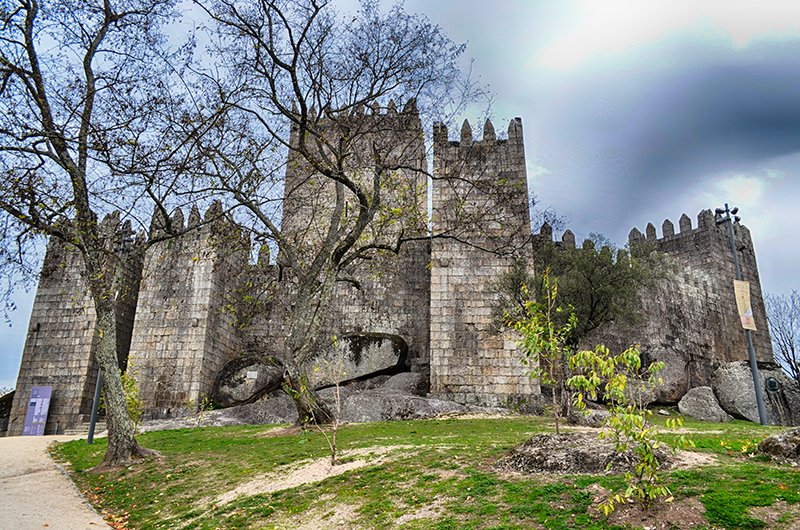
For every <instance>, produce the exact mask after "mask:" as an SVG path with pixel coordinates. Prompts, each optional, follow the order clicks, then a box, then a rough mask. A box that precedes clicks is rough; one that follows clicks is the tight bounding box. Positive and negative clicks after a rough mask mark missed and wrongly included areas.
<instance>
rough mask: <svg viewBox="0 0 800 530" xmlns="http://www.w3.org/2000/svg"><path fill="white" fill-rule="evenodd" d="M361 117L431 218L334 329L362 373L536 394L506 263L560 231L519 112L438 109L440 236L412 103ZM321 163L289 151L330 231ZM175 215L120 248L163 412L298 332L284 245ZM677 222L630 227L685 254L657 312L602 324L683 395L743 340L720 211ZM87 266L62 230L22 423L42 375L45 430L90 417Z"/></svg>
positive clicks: (124, 360) (133, 338) (650, 303)
mask: <svg viewBox="0 0 800 530" xmlns="http://www.w3.org/2000/svg"><path fill="white" fill-rule="evenodd" d="M359 119H362V120H365V119H371V120H374V121H375V122H380V123H381V124H383V127H382V129H381V130H382V131H383V132H382V133H381V134H382V135H383V137H384V138H386V139H387V143H389V144H391V145H400V144H402V145H403V146H404V153H403V156H404V157H405V158H406V159H407V160H409V161H410V162H409V163H408V164H407V166H406V167H405V168H404V169H403V170H402V171H400V172H399V173H398V178H400V179H402V180H403V182H404V183H406V184H404V186H403V188H402V189H403V190H404V191H403V195H402V196H395V197H394V199H393V200H395V201H396V202H397V203H398V204H400V205H401V206H402V208H403V209H405V210H406V213H407V212H408V211H414V212H415V214H416V215H414V216H411V218H413V219H417V220H418V221H417V222H416V224H414V226H411V227H408V229H409V230H411V231H414V232H415V233H417V234H419V235H421V236H422V237H419V238H418V239H417V240H415V241H411V242H409V243H408V244H406V245H404V246H403V247H402V249H400V251H399V253H398V255H396V256H388V255H381V256H378V257H377V258H376V259H374V260H372V261H371V262H369V264H368V266H367V267H365V268H362V269H360V270H359V271H357V274H358V278H357V280H358V281H352V282H340V283H338V284H337V285H336V287H335V292H334V294H333V302H332V310H331V311H330V314H329V315H328V316H327V318H326V320H325V322H324V325H323V327H324V333H323V334H324V335H326V336H332V335H336V336H338V337H340V338H341V339H342V340H345V341H347V342H348V344H349V352H350V356H349V359H348V362H349V366H348V374H349V376H351V377H354V378H358V377H368V376H369V375H370V374H374V373H380V372H382V371H383V372H386V371H402V370H411V371H416V372H420V373H423V374H426V375H428V377H429V382H430V394H431V395H433V396H436V397H440V398H444V399H450V400H453V401H456V402H459V403H465V404H480V405H494V406H514V407H517V406H522V407H524V405H525V404H526V403H528V402H529V401H531V400H532V399H534V398H535V397H536V396H537V395H538V394H539V387H538V384H537V383H536V382H535V381H533V380H532V379H531V378H530V377H529V376H528V374H527V371H528V370H527V368H526V367H525V366H524V365H523V364H522V363H521V362H520V354H519V352H518V351H517V346H516V344H515V341H514V337H513V336H511V335H509V334H505V335H504V334H500V335H498V334H496V333H495V332H494V331H493V326H492V316H491V315H492V308H493V306H494V304H495V301H496V300H497V297H498V294H497V293H495V292H494V288H493V284H494V282H495V281H496V280H497V278H498V277H499V276H500V275H501V274H502V273H503V272H505V271H507V270H508V269H509V268H510V267H511V265H512V263H513V262H514V260H515V259H518V258H520V257H523V258H527V259H529V260H532V261H533V262H535V253H534V246H533V245H532V244H531V240H532V239H537V238H538V239H539V240H541V239H543V238H546V239H550V238H552V234H551V231H550V229H549V227H547V226H545V227H544V228H543V229H542V231H541V232H540V233H539V234H537V235H536V236H533V235H532V234H531V228H530V227H531V220H530V213H529V202H528V190H527V175H526V167H525V151H524V144H523V135H522V123H521V120H520V119H519V118H515V119H513V120H511V122H510V124H509V126H508V129H507V137H506V138H503V139H499V138H498V137H497V135H496V133H495V130H494V126H493V124H492V123H491V122H490V121H488V120H487V122H486V123H485V124H484V128H483V134H482V136H481V138H480V139H477V140H476V139H474V138H473V133H472V129H471V127H470V125H469V123H468V122H465V123H464V126H463V127H462V130H461V134H460V139H459V140H458V141H452V140H450V138H449V135H448V130H447V128H446V127H444V126H443V125H436V126H435V127H434V131H433V171H432V174H433V176H434V178H433V179H432V185H431V188H430V189H431V197H430V203H431V205H432V207H431V221H430V222H431V225H430V230H431V234H432V235H433V236H434V237H426V234H428V226H427V219H428V208H429V207H428V197H427V192H428V179H427V173H428V171H427V169H428V168H427V159H426V156H425V146H424V142H423V131H422V126H421V123H420V119H419V116H418V114H417V111H416V107H415V106H414V105H413V104H411V103H410V104H409V105H406V107H405V108H404V109H402V110H398V109H396V108H395V107H394V104H393V103H392V104H390V106H389V107H388V109H386V110H385V111H378V110H375V111H374V112H373V113H372V114H367V115H366V116H361V117H360V118H359ZM293 141H295V140H293ZM308 171H309V169H308V167H306V166H304V165H303V164H302V161H299V160H295V161H294V163H292V160H291V155H290V163H289V164H287V170H286V176H285V180H286V186H285V190H286V191H285V197H284V201H283V204H284V206H283V230H284V232H285V233H286V234H287V237H297V238H309V237H310V238H314V237H319V234H318V232H319V227H318V226H316V225H315V223H314V221H313V220H314V219H315V215H318V211H319V210H315V208H324V200H323V201H322V204H315V205H314V207H313V208H312V206H311V205H312V204H313V203H315V202H319V201H320V197H322V198H323V199H324V197H325V193H327V191H326V190H325V189H324V188H323V187H322V186H323V185H318V187H317V188H314V184H313V183H312V184H303V185H300V184H301V183H306V181H308V178H307V177H308ZM451 177H458V178H451ZM484 184H485V185H484ZM289 190H292V194H290V193H289ZM472 210H475V211H478V210H480V211H483V212H486V211H489V212H491V218H485V217H482V218H481V219H480V222H476V223H469V222H466V223H465V222H464V215H465V212H466V215H468V214H469V213H470V211H472ZM419 220H422V221H419ZM170 221H171V223H172V225H173V226H174V227H176V228H178V229H182V228H184V227H195V229H194V230H190V231H187V232H186V234H185V235H183V236H181V237H179V238H176V239H172V240H166V241H163V242H160V243H157V244H154V245H152V246H150V247H149V248H148V250H147V252H146V253H145V254H144V257H143V259H134V258H131V259H127V260H126V261H125V267H124V270H123V271H122V274H121V284H123V285H124V296H122V298H121V300H122V301H121V303H119V305H118V310H117V323H118V334H117V340H118V351H119V354H120V359H119V361H120V366H122V367H123V368H124V367H125V366H133V373H134V375H135V378H136V380H137V382H138V385H139V391H140V397H141V399H142V400H143V402H144V404H145V407H146V412H145V416H146V417H150V418H162V417H170V416H174V415H178V414H180V413H181V411H182V410H184V409H185V407H186V404H187V403H195V404H196V403H198V402H199V401H200V400H201V399H202V398H203V396H208V395H210V394H211V393H212V391H213V387H214V384H215V380H216V378H217V376H218V374H219V373H220V371H221V370H222V369H223V367H224V366H225V365H226V363H229V362H230V361H232V360H234V359H236V358H238V357H240V356H241V355H243V354H244V353H247V352H270V351H275V350H276V349H280V348H281V347H282V344H283V341H284V340H285V335H286V322H285V307H286V306H285V303H286V300H285V299H284V298H285V297H286V296H287V295H286V292H285V290H283V289H282V287H281V275H282V271H281V266H280V263H281V256H277V257H276V259H272V258H271V257H270V255H269V249H268V247H266V246H262V247H261V248H260V249H259V252H258V259H257V260H256V261H255V263H253V262H252V260H251V259H250V256H251V254H254V253H253V252H251V244H252V242H251V241H250V237H249V236H248V235H247V233H246V232H245V231H243V230H242V229H241V228H240V227H239V226H238V225H236V224H235V223H234V222H233V221H232V220H229V219H226V218H225V216H224V215H223V214H222V211H221V206H220V205H219V204H214V205H212V206H211V207H210V209H209V210H208V211H207V212H206V213H205V215H204V216H201V213H200V211H199V210H198V209H197V207H192V208H191V210H190V212H188V216H184V212H182V211H181V210H179V209H178V210H176V211H175V212H174V213H173V215H172V217H171V219H170ZM204 221H207V222H204ZM678 224H679V231H678V232H676V231H675V228H674V225H673V224H672V223H671V222H670V221H665V222H664V224H663V225H662V237H661V238H658V237H657V234H656V230H655V227H654V226H653V225H652V224H650V225H648V226H647V228H646V230H645V234H644V235H643V234H641V233H640V232H639V231H638V230H636V229H634V230H633V231H632V232H631V235H630V242H631V244H637V242H639V241H640V240H649V241H651V242H652V243H653V244H654V245H655V246H656V247H657V248H658V250H660V251H662V252H664V253H666V254H668V255H669V256H672V259H673V260H674V261H675V262H676V263H677V264H678V270H679V272H678V274H676V275H674V276H672V277H670V278H669V279H668V280H664V281H662V282H661V283H660V284H659V285H658V286H657V287H656V288H655V289H653V290H651V291H650V292H648V293H646V294H645V296H643V300H642V303H643V308H644V310H645V312H646V325H645V326H644V327H643V328H640V329H639V330H638V332H639V335H638V336H635V337H632V336H630V331H629V330H614V329H611V330H606V331H605V332H604V335H603V337H601V338H602V339H603V340H604V341H606V342H608V343H610V344H611V345H615V344H616V343H619V344H627V343H628V342H631V341H638V342H640V343H641V344H642V349H643V351H645V352H646V353H647V354H648V355H649V356H650V357H651V358H659V359H662V360H665V362H666V363H667V372H666V379H667V381H668V385H667V387H666V390H665V391H664V393H663V395H662V396H661V397H662V400H664V401H673V402H674V401H677V399H679V398H680V396H682V395H683V393H685V392H686V390H688V389H689V388H691V387H694V386H699V385H702V384H707V383H708V380H709V378H710V374H711V372H712V371H713V369H714V368H715V367H716V366H717V365H719V364H720V363H723V362H727V361H732V360H739V359H744V358H746V355H747V348H746V345H745V342H744V337H743V335H742V332H741V328H740V327H739V324H738V315H737V312H736V306H735V303H734V295H733V290H732V287H731V283H732V282H731V280H732V278H733V262H732V257H731V255H730V249H729V246H728V241H727V234H726V232H725V227H724V226H720V225H717V224H716V223H715V219H714V216H713V214H712V213H711V212H710V211H703V212H701V213H700V215H699V216H698V218H697V225H696V226H692V221H691V220H690V219H689V218H688V217H687V216H686V215H684V216H683V217H681V219H680V221H679V223H678ZM102 225H103V230H104V231H105V233H106V234H107V237H116V238H119V240H120V241H121V242H122V243H121V247H120V248H125V246H126V245H127V246H128V247H134V246H136V245H141V244H142V242H143V241H144V237H145V236H144V234H138V235H137V234H133V232H132V230H131V228H130V225H129V224H127V223H120V220H119V217H118V215H113V214H112V215H109V216H107V217H106V219H105V220H104V221H103V223H102ZM735 229H736V237H737V247H738V248H740V249H741V255H742V259H743V270H744V276H745V279H748V280H750V282H751V286H752V295H753V309H754V314H755V318H756V321H757V322H758V323H759V324H760V326H761V327H760V330H761V331H759V332H757V333H755V341H756V350H757V352H758V356H759V358H760V359H762V360H771V358H772V349H771V344H770V340H769V334H768V332H767V331H766V318H765V313H764V305H763V301H762V298H761V290H760V284H759V279H758V270H757V267H756V262H755V256H754V254H753V247H752V241H751V239H750V235H749V232H748V231H747V229H746V228H745V227H743V226H741V225H738V224H737V225H736V227H735ZM153 230H158V223H155V224H154V228H153ZM440 236H444V237H440ZM532 236H533V237H532ZM557 244H559V245H563V246H573V247H574V246H575V237H574V235H573V234H572V232H570V231H566V232H565V233H564V234H563V236H562V238H561V241H559V242H558V243H557ZM128 255H130V256H138V255H140V254H137V253H136V252H130V253H128ZM83 274H84V273H83V266H82V263H81V258H80V256H79V254H78V253H77V252H76V251H75V250H74V249H71V248H69V247H68V246H66V245H65V244H63V243H61V242H58V241H55V240H51V242H50V244H49V246H48V248H47V253H46V256H45V259H44V265H43V267H42V273H41V278H40V281H39V286H38V290H37V293H36V298H35V301H34V306H33V311H32V315H31V320H30V324H29V328H28V335H27V341H26V345H25V349H24V352H23V358H22V364H21V367H20V373H19V378H18V381H17V387H16V389H17V393H16V397H15V400H14V404H13V409H12V412H11V418H10V422H9V433H10V434H20V433H21V431H22V426H23V422H24V418H25V414H26V409H27V404H28V397H29V395H30V392H31V388H32V387H33V386H38V385H48V386H52V387H53V395H52V401H51V404H50V413H49V417H48V422H47V426H46V433H48V434H50V433H57V432H63V431H65V430H67V429H71V428H74V427H76V426H79V425H80V424H82V423H83V422H85V421H86V419H87V418H88V415H89V413H90V410H91V404H92V396H93V390H94V385H95V380H96V374H97V365H96V362H95V361H94V355H93V352H94V348H95V347H96V344H95V316H94V311H93V309H92V301H91V299H90V297H89V294H88V289H87V288H86V282H85V279H84V278H83ZM282 297H283V298H282ZM248 377H249V375H248ZM253 377H257V374H256V375H254V376H253ZM317 383H320V384H321V383H324V381H322V380H319V381H317Z"/></svg>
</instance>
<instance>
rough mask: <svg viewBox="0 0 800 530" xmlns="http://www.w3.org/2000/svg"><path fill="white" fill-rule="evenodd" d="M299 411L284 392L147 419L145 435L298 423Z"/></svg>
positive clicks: (143, 428)
mask: <svg viewBox="0 0 800 530" xmlns="http://www.w3.org/2000/svg"><path fill="white" fill-rule="evenodd" d="M296 422H297V409H296V408H295V406H294V402H293V401H292V399H291V398H290V397H289V396H287V395H286V394H284V393H283V391H278V392H273V393H272V394H270V395H268V396H267V397H265V398H264V399H261V400H259V401H256V402H255V403H249V404H247V405H239V406H236V407H229V408H226V409H220V410H210V411H206V412H203V413H200V414H192V415H189V416H184V417H181V418H173V419H160V420H146V421H144V422H143V424H142V428H141V430H142V432H149V431H163V430H167V429H183V428H188V427H221V426H224V425H261V424H267V423H296Z"/></svg>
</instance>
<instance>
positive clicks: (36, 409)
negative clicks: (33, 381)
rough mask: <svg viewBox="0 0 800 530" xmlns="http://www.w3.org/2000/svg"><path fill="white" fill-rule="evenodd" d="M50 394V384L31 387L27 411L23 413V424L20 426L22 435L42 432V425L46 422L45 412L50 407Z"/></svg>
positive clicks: (37, 434) (38, 434)
mask: <svg viewBox="0 0 800 530" xmlns="http://www.w3.org/2000/svg"><path fill="white" fill-rule="evenodd" d="M52 395H53V387H52V386H35V387H33V388H31V398H30V399H29V400H28V413H27V414H26V415H25V426H24V427H23V428H22V435H23V436H42V435H43V434H44V425H45V423H47V412H48V410H49V409H50V397H51V396H52Z"/></svg>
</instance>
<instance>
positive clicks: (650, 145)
mask: <svg viewBox="0 0 800 530" xmlns="http://www.w3.org/2000/svg"><path fill="white" fill-rule="evenodd" d="M799 57H800V41H798V40H795V41H790V42H783V43H778V42H762V43H757V44H754V45H752V46H750V47H747V48H740V49H737V48H731V47H727V46H724V45H721V44H717V45H710V44H708V43H702V44H701V43H698V42H692V41H676V42H672V43H669V44H667V45H663V44H661V45H659V46H658V47H655V46H653V47H651V48H650V49H645V50H643V51H641V52H640V53H638V54H636V55H635V56H632V57H628V58H627V59H625V60H623V61H620V62H616V63H614V64H611V65H609V64H598V65H597V66H594V67H591V68H588V69H584V70H583V71H581V72H580V73H577V74H574V75H569V74H563V75H559V76H553V77H551V78H550V79H549V80H547V81H546V83H545V85H544V87H543V89H542V90H541V91H540V94H539V95H538V97H539V98H540V101H539V103H538V104H537V105H535V106H536V108H537V111H536V112H535V114H536V116H535V119H536V121H537V123H536V126H535V127H536V130H535V132H534V142H533V143H534V145H538V146H542V147H543V152H545V153H551V155H549V156H545V160H542V165H544V166H545V167H551V166H552V167H573V168H574V169H573V170H572V171H577V172H579V173H578V174H569V175H563V177H564V178H568V179H570V180H572V179H575V180H576V181H577V180H582V179H589V180H592V179H596V178H599V179H602V180H603V181H604V182H605V183H607V184H616V185H617V186H621V187H623V189H625V190H627V192H628V195H639V194H641V193H644V192H659V191H663V190H666V189H669V188H671V187H675V186H680V185H684V184H686V183H688V182H692V181H694V180H695V179H697V178H698V177H699V176H701V175H708V174H712V173H719V172H722V171H726V170H731V169H734V168H735V169H741V168H746V167H750V166H753V167H754V166H757V165H758V164H759V163H760V162H762V161H764V160H765V159H769V158H773V157H777V156H782V155H787V154H790V153H793V152H796V151H800V61H799V60H798V58H799ZM555 142H565V143H568V144H570V145H569V147H568V148H564V147H562V148H558V147H556V146H555V145H554V143H555ZM564 158H572V159H573V162H571V163H570V162H569V161H566V160H564ZM574 160H578V163H577V164H576V163H575V162H574ZM572 171H571V172H572ZM628 198H629V197H623V196H621V197H620V199H621V200H626V201H627V200H628Z"/></svg>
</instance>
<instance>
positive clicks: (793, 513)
mask: <svg viewBox="0 0 800 530" xmlns="http://www.w3.org/2000/svg"><path fill="white" fill-rule="evenodd" d="M747 513H748V515H750V516H751V517H755V518H756V519H760V520H762V521H764V523H766V528H772V529H775V530H791V529H793V528H798V527H800V524H798V523H800V506H797V505H791V504H788V503H787V502H786V501H784V500H778V501H775V502H774V503H773V504H772V505H771V506H753V507H751V508H749V509H748V510H747Z"/></svg>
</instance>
